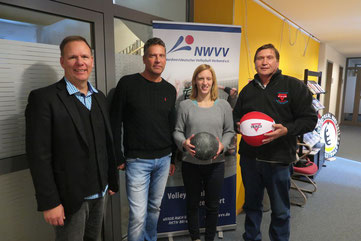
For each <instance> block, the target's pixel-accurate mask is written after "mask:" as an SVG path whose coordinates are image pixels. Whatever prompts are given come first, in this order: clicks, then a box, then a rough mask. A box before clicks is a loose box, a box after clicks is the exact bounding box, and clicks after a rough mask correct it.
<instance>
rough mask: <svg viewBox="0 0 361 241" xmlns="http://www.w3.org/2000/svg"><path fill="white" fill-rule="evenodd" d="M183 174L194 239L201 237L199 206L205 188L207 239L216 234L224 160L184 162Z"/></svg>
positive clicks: (188, 218) (191, 232)
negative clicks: (206, 163)
mask: <svg viewBox="0 0 361 241" xmlns="http://www.w3.org/2000/svg"><path fill="white" fill-rule="evenodd" d="M182 176H183V182H184V187H185V190H186V203H187V221H188V230H189V233H190V236H191V238H192V240H195V239H199V238H200V234H199V206H200V200H201V192H202V191H203V189H204V194H205V197H204V200H205V208H206V220H205V228H206V232H205V240H206V241H211V240H214V237H215V235H216V228H217V220H218V209H219V198H220V195H221V191H222V187H223V181H224V162H222V163H213V164H209V165H195V164H191V163H188V162H182Z"/></svg>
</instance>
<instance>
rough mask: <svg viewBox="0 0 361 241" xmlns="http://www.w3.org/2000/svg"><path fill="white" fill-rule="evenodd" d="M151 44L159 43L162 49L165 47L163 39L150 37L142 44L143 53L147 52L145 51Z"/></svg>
mask: <svg viewBox="0 0 361 241" xmlns="http://www.w3.org/2000/svg"><path fill="white" fill-rule="evenodd" d="M153 45H160V46H163V47H164V49H165V43H164V42H163V40H161V39H160V38H150V39H148V41H147V42H146V43H145V44H144V55H146V54H147V51H148V49H149V47H150V46H153Z"/></svg>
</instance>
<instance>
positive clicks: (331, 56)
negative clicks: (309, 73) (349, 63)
mask: <svg viewBox="0 0 361 241" xmlns="http://www.w3.org/2000/svg"><path fill="white" fill-rule="evenodd" d="M327 61H329V62H332V63H333V68H332V82H331V93H330V108H329V112H331V113H332V114H336V105H340V110H342V106H341V105H342V100H343V88H344V81H343V84H342V91H341V98H340V100H339V101H337V88H338V81H339V79H338V78H339V68H340V66H341V67H343V73H342V79H344V78H345V77H344V76H345V70H346V57H345V56H343V55H342V54H340V53H339V52H337V51H336V50H335V49H333V48H332V47H330V46H329V45H328V44H325V43H321V44H320V52H319V59H318V71H322V83H321V85H322V87H323V88H324V89H325V86H326V69H327ZM321 103H324V96H323V95H321ZM340 115H341V111H340ZM336 117H337V119H339V120H340V117H341V116H336Z"/></svg>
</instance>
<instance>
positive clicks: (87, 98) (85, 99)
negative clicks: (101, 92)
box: [64, 77, 98, 110]
mask: <svg viewBox="0 0 361 241" xmlns="http://www.w3.org/2000/svg"><path fill="white" fill-rule="evenodd" d="M64 79H65V82H66V89H67V90H68V93H69V95H75V97H76V98H77V99H78V100H79V101H80V102H81V103H82V104H83V105H84V106H85V107H86V108H87V109H88V110H90V109H91V106H92V94H93V93H98V91H97V90H96V89H95V88H94V87H93V86H92V84H91V83H89V82H88V93H87V94H86V95H84V94H83V93H81V92H80V91H79V90H78V88H77V87H75V86H74V85H73V84H72V83H70V81H69V80H68V79H67V78H66V77H64Z"/></svg>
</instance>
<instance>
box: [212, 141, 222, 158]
mask: <svg viewBox="0 0 361 241" xmlns="http://www.w3.org/2000/svg"><path fill="white" fill-rule="evenodd" d="M216 138H217V141H218V151H217V154H216V155H215V156H214V157H213V159H217V157H218V156H219V155H220V154H221V153H222V152H223V150H224V146H223V144H222V142H221V141H220V140H219V138H218V137H216Z"/></svg>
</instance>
